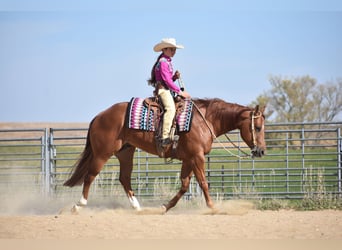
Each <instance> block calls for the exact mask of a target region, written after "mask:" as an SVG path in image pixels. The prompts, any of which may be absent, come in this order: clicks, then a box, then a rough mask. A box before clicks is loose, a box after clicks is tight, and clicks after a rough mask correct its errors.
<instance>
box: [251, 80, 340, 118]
mask: <svg viewBox="0 0 342 250" xmlns="http://www.w3.org/2000/svg"><path fill="white" fill-rule="evenodd" d="M270 83H271V86H272V88H271V90H269V91H267V92H264V93H263V94H262V95H260V96H258V97H257V100H256V101H255V102H253V104H254V105H255V104H256V103H259V104H261V105H266V106H267V108H266V111H267V114H266V116H267V120H268V121H272V122H314V121H315V122H324V121H333V120H334V119H335V118H336V117H337V116H338V115H339V114H340V113H341V112H342V95H341V93H342V79H339V80H337V81H336V82H335V83H334V82H329V83H326V84H317V81H316V79H314V78H311V77H310V76H302V77H294V78H282V77H280V76H271V77H270Z"/></svg>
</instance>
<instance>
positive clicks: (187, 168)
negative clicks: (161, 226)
mask: <svg viewBox="0 0 342 250" xmlns="http://www.w3.org/2000/svg"><path fill="white" fill-rule="evenodd" d="M191 176H192V169H191V165H189V164H186V163H185V162H184V161H183V163H182V170H181V176H180V179H181V182H182V186H181V188H180V190H179V191H178V193H177V194H176V195H175V196H174V197H173V198H172V199H171V200H170V201H169V202H168V203H167V204H164V205H163V207H164V208H165V212H167V211H168V210H169V209H170V208H172V207H174V206H176V204H177V202H178V201H179V199H180V198H182V196H183V195H184V194H185V193H186V192H187V191H188V189H189V185H190V179H191Z"/></svg>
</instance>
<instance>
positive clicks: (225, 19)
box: [0, 0, 342, 122]
mask: <svg viewBox="0 0 342 250" xmlns="http://www.w3.org/2000/svg"><path fill="white" fill-rule="evenodd" d="M236 2H238V3H236ZM341 27H342V3H339V1H315V0H311V1H308V0H307V1H306V0H305V1H304V0H303V1H274V0H273V1H267V0H264V1H246V0H244V1H229V0H221V1H219V0H217V1H216V0H211V1H201V0H197V1H184V0H175V1H148V0H145V1H132V0H131V1H129V0H127V1H109V0H107V1H101V0H98V1H85V0H84V1H81V0H76V1H72V2H71V3H70V1H67V0H60V1H47V0H46V1H42V0H32V1H30V0H7V1H5V0H0V122H89V121H90V120H91V119H92V118H93V117H94V116H95V115H96V114H97V113H99V112H101V111H102V110H104V109H106V108H108V107H110V106H111V105H112V104H114V103H117V102H123V101H129V100H130V99H131V98H132V97H147V96H151V95H152V92H153V89H152V87H150V86H148V85H147V79H148V78H149V76H150V71H151V67H152V65H153V64H154V62H155V60H156V58H157V57H158V55H159V54H158V53H155V52H154V51H153V46H154V45H155V44H156V43H158V42H160V40H161V39H162V38H168V37H174V38H176V40H177V43H179V44H183V45H184V47H185V48H184V49H182V50H181V49H179V50H177V53H176V55H175V57H174V58H173V65H174V69H177V70H179V71H180V72H181V74H182V79H183V82H184V84H185V86H186V90H187V91H188V92H189V93H190V94H191V96H192V97H198V98H216V97H217V98H221V99H224V100H225V101H227V102H233V103H239V104H242V105H248V104H250V103H251V102H253V101H255V100H256V98H257V97H258V96H259V95H261V94H263V93H264V92H265V91H267V90H270V89H271V85H270V82H269V78H270V76H282V77H297V76H305V75H309V76H311V77H313V78H315V79H317V82H318V83H326V82H331V81H335V80H336V79H340V78H341V77H342V28H341Z"/></svg>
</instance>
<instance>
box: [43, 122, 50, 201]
mask: <svg viewBox="0 0 342 250" xmlns="http://www.w3.org/2000/svg"><path fill="white" fill-rule="evenodd" d="M44 133H45V135H44V155H45V156H44V165H45V184H44V186H45V194H46V195H50V191H51V190H50V188H51V171H50V164H49V161H50V157H49V151H50V150H49V148H50V147H49V135H48V130H47V128H45V129H44Z"/></svg>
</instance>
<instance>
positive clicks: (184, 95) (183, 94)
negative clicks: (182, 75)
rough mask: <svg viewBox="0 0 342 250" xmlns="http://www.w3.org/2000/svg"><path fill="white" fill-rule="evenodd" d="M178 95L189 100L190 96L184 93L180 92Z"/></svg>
mask: <svg viewBox="0 0 342 250" xmlns="http://www.w3.org/2000/svg"><path fill="white" fill-rule="evenodd" d="M178 95H180V96H182V97H184V98H185V99H191V96H190V94H189V93H188V92H186V91H181V92H180V93H179V94H178Z"/></svg>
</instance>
